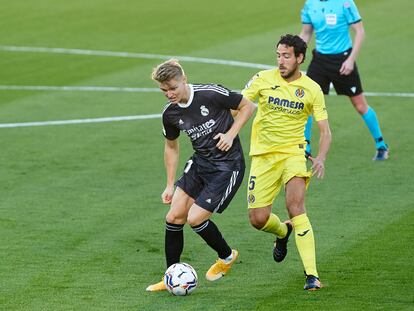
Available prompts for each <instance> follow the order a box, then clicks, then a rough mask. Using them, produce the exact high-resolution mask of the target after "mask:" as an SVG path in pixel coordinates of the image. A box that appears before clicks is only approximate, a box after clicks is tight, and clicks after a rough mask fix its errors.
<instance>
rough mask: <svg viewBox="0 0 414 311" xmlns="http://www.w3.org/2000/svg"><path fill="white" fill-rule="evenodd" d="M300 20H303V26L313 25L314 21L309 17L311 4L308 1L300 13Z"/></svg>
mask: <svg viewBox="0 0 414 311" xmlns="http://www.w3.org/2000/svg"><path fill="white" fill-rule="evenodd" d="M300 18H301V20H302V24H312V20H311V18H310V16H309V4H308V2H307V1H306V2H305V5H304V6H303V8H302V11H301V12H300Z"/></svg>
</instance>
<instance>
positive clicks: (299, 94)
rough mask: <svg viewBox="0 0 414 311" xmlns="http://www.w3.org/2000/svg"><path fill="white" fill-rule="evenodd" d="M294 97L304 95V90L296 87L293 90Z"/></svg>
mask: <svg viewBox="0 0 414 311" xmlns="http://www.w3.org/2000/svg"><path fill="white" fill-rule="evenodd" d="M295 95H296V97H299V98H302V97H303V96H305V91H304V90H303V89H297V90H296V92H295Z"/></svg>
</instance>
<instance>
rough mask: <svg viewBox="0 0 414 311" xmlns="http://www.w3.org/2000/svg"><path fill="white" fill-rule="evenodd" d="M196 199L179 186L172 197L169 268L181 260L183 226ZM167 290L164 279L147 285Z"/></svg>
mask: <svg viewBox="0 0 414 311" xmlns="http://www.w3.org/2000/svg"><path fill="white" fill-rule="evenodd" d="M193 203H194V199H193V198H191V197H190V196H189V195H188V194H187V193H185V192H184V191H183V190H182V189H181V188H179V187H177V188H176V190H175V192H174V196H173V198H172V202H171V207H170V210H169V211H168V213H167V216H166V217H165V218H166V224H165V242H164V250H165V260H166V264H167V268H168V267H169V266H171V265H172V264H175V263H177V262H180V256H181V253H182V251H183V247H184V233H183V227H184V224H185V222H186V219H187V215H188V211H189V210H190V207H191V205H192V204H193ZM163 290H167V288H166V286H165V284H164V280H163V279H162V280H161V281H160V282H158V283H155V284H152V285H150V286H148V287H147V291H150V292H156V291H163Z"/></svg>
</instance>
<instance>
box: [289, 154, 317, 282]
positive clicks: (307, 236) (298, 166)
mask: <svg viewBox="0 0 414 311" xmlns="http://www.w3.org/2000/svg"><path fill="white" fill-rule="evenodd" d="M310 176H311V172H309V171H308V170H307V167H306V160H304V158H303V156H300V155H292V156H290V157H289V158H287V159H286V161H285V170H284V172H283V182H284V184H285V192H286V208H287V210H288V213H289V216H290V218H291V221H292V224H293V227H294V229H295V242H296V247H297V249H298V252H299V255H300V257H301V260H302V263H303V266H304V269H305V274H306V275H307V279H306V283H305V289H307V290H315V289H319V288H320V282H319V276H318V271H317V269H316V254H315V239H314V235H313V229H312V225H311V223H310V221H309V218H308V216H307V214H306V210H305V192H306V187H307V186H308V184H309V181H310Z"/></svg>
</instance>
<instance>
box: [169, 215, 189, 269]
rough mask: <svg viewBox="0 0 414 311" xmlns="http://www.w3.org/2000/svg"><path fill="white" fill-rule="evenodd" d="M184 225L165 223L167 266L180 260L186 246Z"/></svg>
mask: <svg viewBox="0 0 414 311" xmlns="http://www.w3.org/2000/svg"><path fill="white" fill-rule="evenodd" d="M183 227H184V225H176V224H170V223H168V222H167V223H166V224H165V260H166V261H167V268H168V267H169V266H171V265H172V264H175V263H177V262H180V256H181V253H182V252H183V248H184V232H183Z"/></svg>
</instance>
